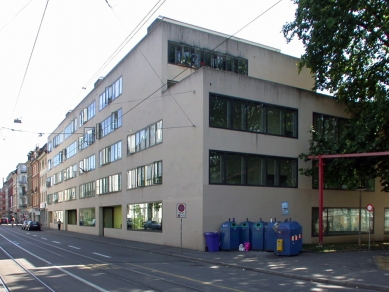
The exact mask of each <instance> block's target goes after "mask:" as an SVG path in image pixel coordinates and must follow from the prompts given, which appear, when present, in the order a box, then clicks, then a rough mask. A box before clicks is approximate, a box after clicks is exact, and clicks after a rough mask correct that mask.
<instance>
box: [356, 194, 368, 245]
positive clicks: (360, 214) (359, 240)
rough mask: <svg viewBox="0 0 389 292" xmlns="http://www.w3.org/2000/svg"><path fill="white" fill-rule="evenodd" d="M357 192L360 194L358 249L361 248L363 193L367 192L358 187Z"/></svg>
mask: <svg viewBox="0 0 389 292" xmlns="http://www.w3.org/2000/svg"><path fill="white" fill-rule="evenodd" d="M356 190H357V191H358V192H359V220H358V247H360V246H361V221H362V220H361V219H362V218H361V217H362V192H363V191H366V188H364V187H357V188H356Z"/></svg>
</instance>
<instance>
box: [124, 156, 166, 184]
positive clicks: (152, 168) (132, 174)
mask: <svg viewBox="0 0 389 292" xmlns="http://www.w3.org/2000/svg"><path fill="white" fill-rule="evenodd" d="M156 184H162V161H156V162H153V163H151V164H148V165H144V166H139V167H137V168H135V169H132V170H129V171H127V189H134V188H140V187H145V186H151V185H156Z"/></svg>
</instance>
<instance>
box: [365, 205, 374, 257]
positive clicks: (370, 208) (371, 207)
mask: <svg viewBox="0 0 389 292" xmlns="http://www.w3.org/2000/svg"><path fill="white" fill-rule="evenodd" d="M366 210H367V211H368V212H369V244H368V251H370V229H371V227H370V214H371V213H372V212H373V210H374V206H373V205H372V204H369V205H367V206H366Z"/></svg>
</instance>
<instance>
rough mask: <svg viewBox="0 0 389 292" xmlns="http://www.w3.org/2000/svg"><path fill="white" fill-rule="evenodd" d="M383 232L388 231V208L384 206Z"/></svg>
mask: <svg viewBox="0 0 389 292" xmlns="http://www.w3.org/2000/svg"><path fill="white" fill-rule="evenodd" d="M384 216H385V219H384V220H385V221H384V222H385V223H384V233H389V208H385V215H384Z"/></svg>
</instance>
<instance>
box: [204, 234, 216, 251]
mask: <svg viewBox="0 0 389 292" xmlns="http://www.w3.org/2000/svg"><path fill="white" fill-rule="evenodd" d="M204 236H205V244H206V247H207V250H208V251H209V252H216V251H219V238H220V234H219V232H205V233H204Z"/></svg>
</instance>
